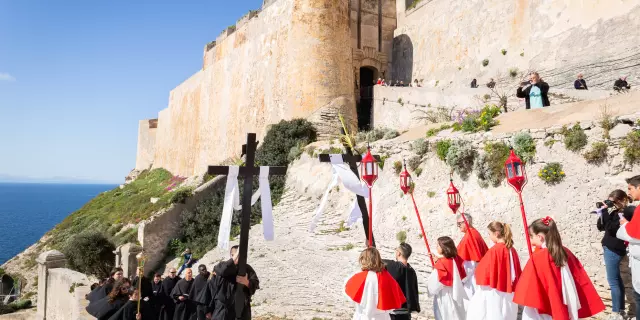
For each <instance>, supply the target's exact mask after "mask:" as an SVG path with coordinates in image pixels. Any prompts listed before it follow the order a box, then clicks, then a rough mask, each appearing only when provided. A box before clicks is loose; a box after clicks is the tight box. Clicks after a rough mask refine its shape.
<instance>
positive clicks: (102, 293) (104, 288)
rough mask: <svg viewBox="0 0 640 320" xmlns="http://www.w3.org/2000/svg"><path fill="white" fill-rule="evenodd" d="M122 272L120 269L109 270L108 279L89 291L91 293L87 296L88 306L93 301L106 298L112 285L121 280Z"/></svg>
mask: <svg viewBox="0 0 640 320" xmlns="http://www.w3.org/2000/svg"><path fill="white" fill-rule="evenodd" d="M123 275H124V272H123V271H122V268H114V269H113V270H111V273H110V274H109V278H108V279H107V280H106V281H105V282H104V283H103V284H102V285H101V286H98V287H96V288H95V289H93V290H91V292H90V293H89V294H88V295H87V300H89V304H91V302H94V301H98V300H101V299H103V298H104V297H106V296H107V295H108V294H109V293H111V290H112V289H113V284H114V283H115V282H116V281H118V280H120V279H122V277H123Z"/></svg>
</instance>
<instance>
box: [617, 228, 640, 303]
mask: <svg viewBox="0 0 640 320" xmlns="http://www.w3.org/2000/svg"><path fill="white" fill-rule="evenodd" d="M627 226H628V224H625V225H624V226H622V227H621V228H620V229H618V232H617V233H616V237H617V238H618V239H621V240H624V241H628V242H629V269H631V284H633V290H635V291H636V292H640V240H639V239H636V238H632V237H631V236H630V235H629V233H627Z"/></svg>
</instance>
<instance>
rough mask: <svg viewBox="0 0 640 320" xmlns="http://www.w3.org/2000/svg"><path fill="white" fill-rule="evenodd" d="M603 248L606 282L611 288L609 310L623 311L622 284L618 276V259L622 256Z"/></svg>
mask: <svg viewBox="0 0 640 320" xmlns="http://www.w3.org/2000/svg"><path fill="white" fill-rule="evenodd" d="M603 248H604V264H605V269H606V271H607V282H609V287H610V288H611V310H612V311H613V312H618V313H619V312H620V311H624V284H623V283H622V277H621V276H620V261H621V260H622V258H624V256H620V255H618V254H617V253H615V252H613V251H611V250H609V249H608V248H607V247H603Z"/></svg>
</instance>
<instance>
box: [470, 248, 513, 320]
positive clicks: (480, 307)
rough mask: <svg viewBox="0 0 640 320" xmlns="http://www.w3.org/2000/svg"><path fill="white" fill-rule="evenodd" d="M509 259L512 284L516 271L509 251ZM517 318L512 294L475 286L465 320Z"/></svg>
mask: <svg viewBox="0 0 640 320" xmlns="http://www.w3.org/2000/svg"><path fill="white" fill-rule="evenodd" d="M509 257H510V261H511V282H512V283H513V281H514V280H515V279H516V269H515V265H514V264H513V255H512V254H511V251H509ZM474 281H475V278H474ZM465 289H466V287H465ZM517 317H518V305H517V304H515V303H514V302H513V292H512V293H506V292H502V291H498V290H496V289H493V288H491V287H489V286H477V288H476V292H475V294H474V295H473V297H472V298H471V300H470V301H469V306H468V308H467V320H515V319H516V318H517Z"/></svg>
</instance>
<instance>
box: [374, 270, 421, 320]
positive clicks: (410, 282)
mask: <svg viewBox="0 0 640 320" xmlns="http://www.w3.org/2000/svg"><path fill="white" fill-rule="evenodd" d="M382 261H383V262H384V264H385V266H386V267H387V271H389V274H391V276H392V277H393V278H394V279H395V280H396V282H397V283H398V285H399V286H400V290H402V293H403V294H404V296H405V297H406V298H407V301H406V302H405V303H404V304H403V305H402V309H400V310H402V311H401V312H402V313H404V312H408V313H411V312H420V299H419V298H420V297H419V293H418V277H417V275H416V271H415V270H414V269H413V268H412V267H411V265H410V264H407V265H406V266H405V265H404V264H403V263H402V262H399V261H392V260H382ZM402 313H400V314H402Z"/></svg>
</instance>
